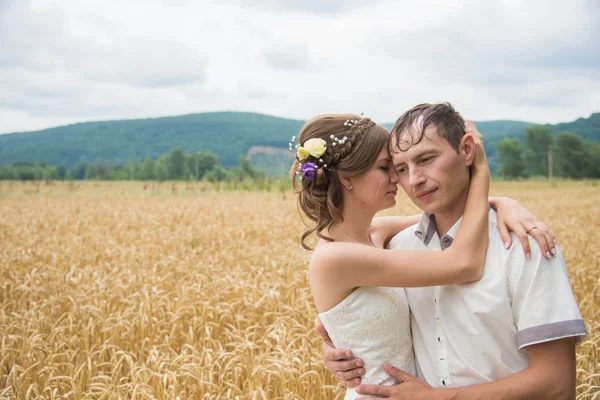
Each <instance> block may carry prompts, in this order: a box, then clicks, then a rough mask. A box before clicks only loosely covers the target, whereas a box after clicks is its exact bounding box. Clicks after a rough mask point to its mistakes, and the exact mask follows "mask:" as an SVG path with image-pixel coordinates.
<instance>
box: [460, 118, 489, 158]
mask: <svg viewBox="0 0 600 400" xmlns="http://www.w3.org/2000/svg"><path fill="white" fill-rule="evenodd" d="M465 135H469V136H471V137H472V138H473V141H474V142H475V160H474V161H473V165H472V166H473V167H475V169H477V168H478V167H483V166H484V165H485V166H486V167H487V157H486V155H485V148H484V146H483V136H481V133H479V131H478V130H477V127H476V126H475V124H474V123H473V121H470V120H466V121H465Z"/></svg>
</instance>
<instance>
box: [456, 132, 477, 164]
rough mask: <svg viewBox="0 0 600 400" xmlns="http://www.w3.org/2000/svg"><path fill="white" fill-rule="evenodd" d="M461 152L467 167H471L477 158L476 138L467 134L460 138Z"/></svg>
mask: <svg viewBox="0 0 600 400" xmlns="http://www.w3.org/2000/svg"><path fill="white" fill-rule="evenodd" d="M459 149H460V151H459V153H460V155H461V156H463V157H464V159H465V163H466V164H467V167H470V166H471V165H472V164H473V161H474V160H475V140H474V139H473V136H471V135H469V134H466V135H464V136H463V137H462V139H461V140H460V146H459Z"/></svg>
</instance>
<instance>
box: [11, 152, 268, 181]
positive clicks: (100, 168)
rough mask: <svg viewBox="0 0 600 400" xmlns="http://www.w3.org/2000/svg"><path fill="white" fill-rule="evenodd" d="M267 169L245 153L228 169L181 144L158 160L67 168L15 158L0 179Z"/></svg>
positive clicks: (255, 174) (158, 177)
mask: <svg viewBox="0 0 600 400" xmlns="http://www.w3.org/2000/svg"><path fill="white" fill-rule="evenodd" d="M263 178H264V173H263V172H261V171H258V170H256V169H254V168H252V166H251V165H250V161H248V160H247V159H246V158H245V157H243V156H240V157H239V165H238V166H234V167H231V168H229V169H226V168H224V167H223V166H221V164H220V163H219V160H218V159H217V156H216V155H215V154H213V153H211V152H210V151H207V150H203V151H200V152H197V153H193V154H186V153H185V152H184V151H183V149H182V148H181V147H175V148H173V149H172V150H171V151H170V152H169V153H168V154H165V155H163V156H161V157H159V158H158V159H157V160H154V159H151V158H149V157H147V158H146V159H145V160H144V161H134V162H129V163H126V164H123V165H119V166H109V165H107V164H105V163H83V164H79V165H78V166H77V167H75V168H73V169H70V170H66V169H65V168H64V167H63V166H54V165H48V164H46V163H45V162H38V163H29V162H16V163H13V164H12V165H9V166H5V167H1V168H0V180H2V179H6V180H10V179H15V180H73V179H76V180H88V179H89V180H152V181H166V180H196V181H199V180H207V181H209V182H220V181H228V180H244V179H251V180H260V179H263Z"/></svg>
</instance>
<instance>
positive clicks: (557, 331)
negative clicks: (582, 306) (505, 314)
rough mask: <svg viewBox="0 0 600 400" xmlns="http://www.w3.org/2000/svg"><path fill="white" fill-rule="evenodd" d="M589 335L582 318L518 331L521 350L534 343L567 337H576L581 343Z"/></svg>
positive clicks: (577, 341)
mask: <svg viewBox="0 0 600 400" xmlns="http://www.w3.org/2000/svg"><path fill="white" fill-rule="evenodd" d="M586 335H587V329H586V328H585V322H583V320H582V319H573V320H570V321H560V322H554V323H551V324H544V325H538V326H533V327H531V328H527V329H523V330H522V331H519V332H517V341H518V343H519V350H522V349H523V347H526V346H531V345H534V344H539V343H545V342H551V341H554V340H558V339H564V338H567V337H575V338H576V343H577V344H579V343H581V342H582V341H583V340H584V339H585V337H586Z"/></svg>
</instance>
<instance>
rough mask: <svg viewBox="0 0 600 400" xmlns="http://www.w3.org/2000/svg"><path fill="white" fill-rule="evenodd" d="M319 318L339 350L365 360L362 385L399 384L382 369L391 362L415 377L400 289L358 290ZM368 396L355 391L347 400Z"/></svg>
mask: <svg viewBox="0 0 600 400" xmlns="http://www.w3.org/2000/svg"><path fill="white" fill-rule="evenodd" d="M319 318H320V319H321V322H323V325H324V326H325V328H326V329H327V332H329V337H331V340H332V341H333V344H334V345H335V347H336V348H340V347H344V348H348V349H350V350H352V353H353V355H354V357H358V358H361V359H362V360H363V361H364V369H365V371H366V374H365V375H364V376H363V377H362V383H364V384H375V385H394V384H397V383H398V382H397V381H396V380H394V379H393V378H391V377H390V376H389V375H388V374H387V373H386V372H385V370H384V369H383V363H384V362H386V361H387V362H388V363H390V364H391V365H393V366H395V367H397V368H400V369H401V370H403V371H405V372H408V373H409V374H412V375H415V356H414V353H413V346H412V337H411V332H410V310H409V308H408V302H407V300H406V293H405V292H404V289H401V288H384V287H359V288H357V289H356V290H354V291H353V292H352V293H351V294H350V295H348V297H346V298H345V299H344V300H342V301H341V302H340V303H339V304H337V305H336V306H335V307H333V308H332V309H331V310H328V311H326V312H323V313H320V314H319ZM365 397H375V396H366V395H362V396H361V395H360V394H358V393H356V391H355V390H354V389H348V390H347V391H346V397H344V399H346V400H349V399H359V398H365Z"/></svg>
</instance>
